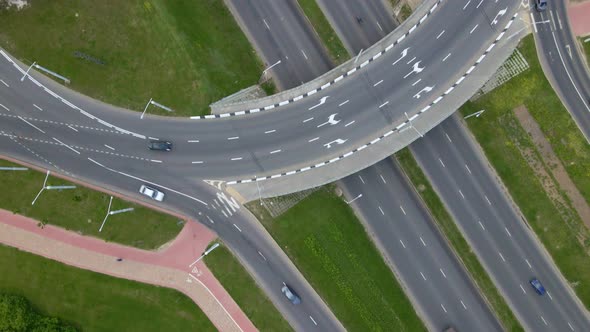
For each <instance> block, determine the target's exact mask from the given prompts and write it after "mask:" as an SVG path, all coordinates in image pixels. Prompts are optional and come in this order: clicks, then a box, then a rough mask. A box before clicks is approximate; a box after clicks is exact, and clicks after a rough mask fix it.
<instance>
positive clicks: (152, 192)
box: [139, 184, 164, 202]
mask: <svg viewBox="0 0 590 332" xmlns="http://www.w3.org/2000/svg"><path fill="white" fill-rule="evenodd" d="M139 193H140V194H142V195H145V196H147V197H149V198H151V199H153V200H156V201H158V202H161V201H163V200H164V193H163V192H161V191H159V190H158V189H155V188H152V187H148V186H146V185H145V184H142V185H141V187H139Z"/></svg>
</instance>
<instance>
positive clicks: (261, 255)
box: [258, 251, 266, 261]
mask: <svg viewBox="0 0 590 332" xmlns="http://www.w3.org/2000/svg"><path fill="white" fill-rule="evenodd" d="M258 254H259V255H260V257H262V259H264V260H265V261H266V257H264V255H263V254H262V253H261V252H260V251H258Z"/></svg>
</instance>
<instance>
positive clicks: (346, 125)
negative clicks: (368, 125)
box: [344, 120, 355, 127]
mask: <svg viewBox="0 0 590 332" xmlns="http://www.w3.org/2000/svg"><path fill="white" fill-rule="evenodd" d="M354 121H355V120H352V121H350V122H349V123H347V124H345V125H344V127H348V126H350V125H351V124H353V123H354Z"/></svg>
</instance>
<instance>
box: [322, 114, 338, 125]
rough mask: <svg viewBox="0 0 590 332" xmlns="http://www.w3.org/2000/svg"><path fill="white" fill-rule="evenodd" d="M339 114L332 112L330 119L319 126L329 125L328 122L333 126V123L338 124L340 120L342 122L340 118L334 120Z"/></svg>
mask: <svg viewBox="0 0 590 332" xmlns="http://www.w3.org/2000/svg"><path fill="white" fill-rule="evenodd" d="M337 114H338V113H334V114H331V115H330V116H329V117H328V121H326V122H324V123H322V124H321V125H318V128H320V127H323V126H325V125H327V124H329V125H331V126H333V125H335V124H338V122H340V120H334V117H336V115H337Z"/></svg>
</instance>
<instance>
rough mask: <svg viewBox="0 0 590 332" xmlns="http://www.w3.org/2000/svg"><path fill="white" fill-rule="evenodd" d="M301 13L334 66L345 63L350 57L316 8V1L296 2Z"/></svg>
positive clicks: (298, 0) (300, 0)
mask: <svg viewBox="0 0 590 332" xmlns="http://www.w3.org/2000/svg"><path fill="white" fill-rule="evenodd" d="M297 2H298V3H299V6H300V7H301V9H303V13H304V14H305V16H307V18H308V19H309V21H310V22H311V25H312V28H313V29H314V30H315V31H316V32H317V34H318V35H319V37H320V40H321V41H322V44H324V46H326V48H327V49H328V55H329V56H330V58H331V59H332V62H333V63H334V64H335V65H339V64H341V63H344V62H346V61H347V60H348V59H350V55H349V54H348V51H347V50H346V48H344V44H342V41H340V38H338V35H337V34H336V32H335V31H334V29H333V28H332V26H331V25H330V22H328V19H326V16H325V15H324V13H323V12H322V10H321V9H320V6H318V4H317V2H316V0H297Z"/></svg>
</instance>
